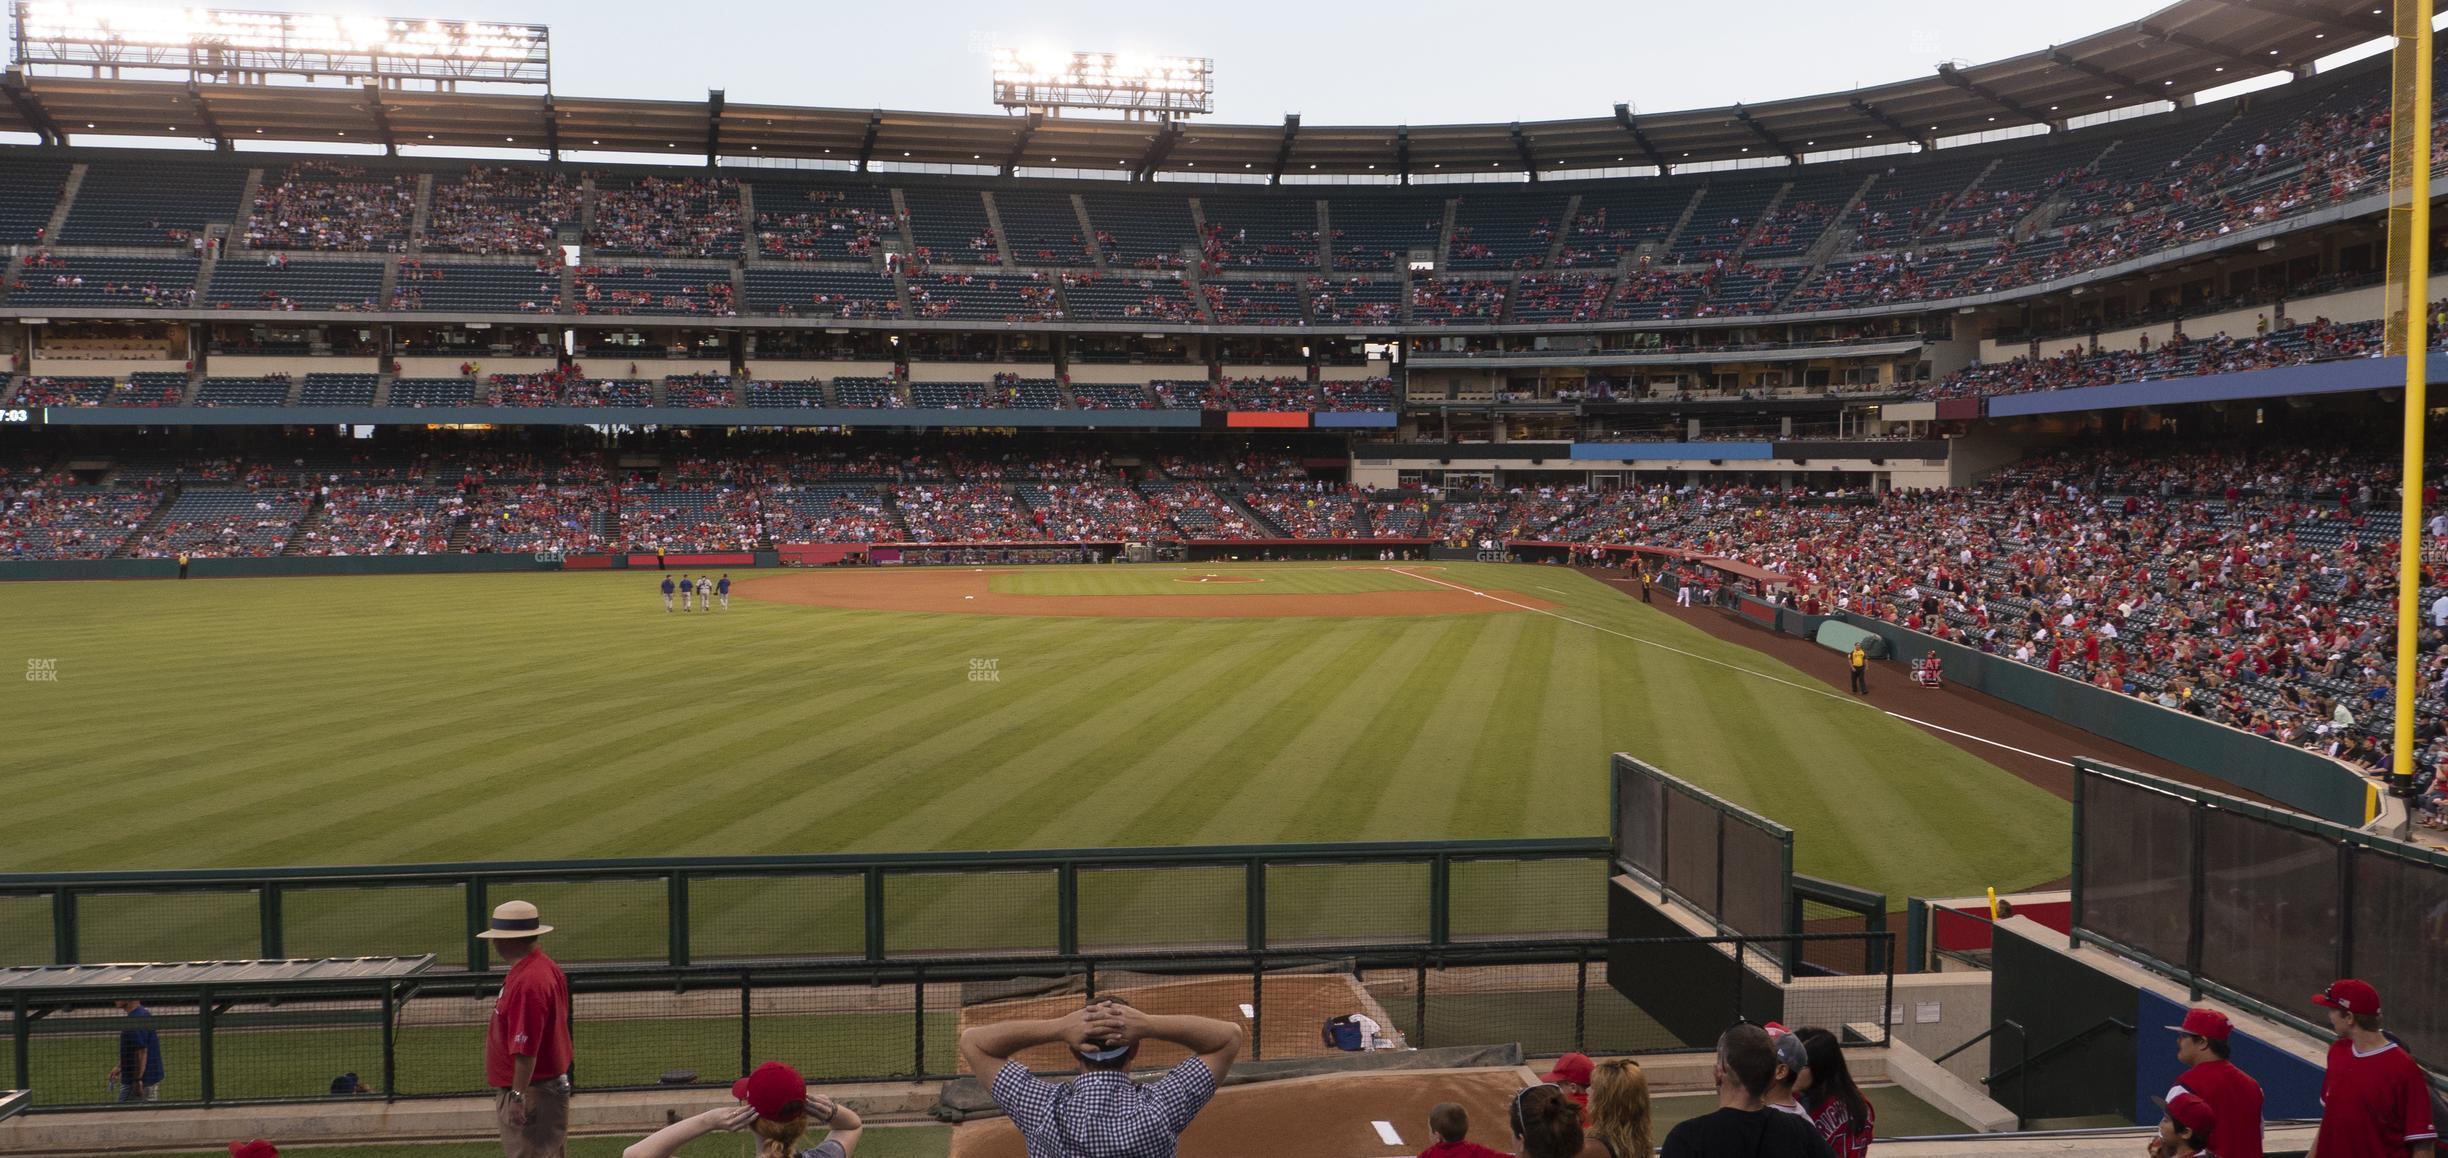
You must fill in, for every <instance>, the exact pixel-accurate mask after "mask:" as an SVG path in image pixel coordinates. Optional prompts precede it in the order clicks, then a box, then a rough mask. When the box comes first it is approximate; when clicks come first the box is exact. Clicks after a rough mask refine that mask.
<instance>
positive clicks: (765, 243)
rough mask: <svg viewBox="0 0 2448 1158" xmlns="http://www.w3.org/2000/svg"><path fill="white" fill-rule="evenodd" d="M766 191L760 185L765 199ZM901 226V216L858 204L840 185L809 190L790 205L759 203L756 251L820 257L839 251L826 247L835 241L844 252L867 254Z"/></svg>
mask: <svg viewBox="0 0 2448 1158" xmlns="http://www.w3.org/2000/svg"><path fill="white" fill-rule="evenodd" d="M766 194H767V191H766V190H764V189H763V188H759V190H758V197H759V200H760V201H762V200H763V198H764V197H765V196H766ZM902 226H903V220H902V217H901V215H899V214H896V213H893V212H890V211H886V210H882V209H878V208H876V207H873V206H870V205H865V204H858V203H853V202H852V201H851V200H850V197H849V194H847V193H845V192H843V191H841V190H839V189H808V190H804V191H801V192H800V193H799V197H798V199H797V201H796V202H795V203H793V204H790V205H789V207H788V208H784V207H783V206H781V205H774V206H766V205H762V204H760V205H759V207H758V209H757V215H756V229H757V251H758V252H760V253H762V254H765V255H766V256H769V257H780V258H786V259H788V260H791V261H821V260H824V259H826V258H832V257H835V256H837V255H835V254H833V253H829V252H827V251H826V250H825V249H824V248H823V246H824V245H831V246H833V247H836V248H838V249H840V251H841V256H847V257H850V258H854V259H862V258H866V257H868V256H870V255H872V254H874V253H875V251H876V249H877V247H878V246H880V245H881V244H882V243H883V242H884V240H885V239H886V238H887V237H891V236H895V235H898V234H899V233H900V232H901V229H902Z"/></svg>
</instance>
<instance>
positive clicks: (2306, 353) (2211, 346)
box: [1926, 318, 2381, 398]
mask: <svg viewBox="0 0 2448 1158" xmlns="http://www.w3.org/2000/svg"><path fill="white" fill-rule="evenodd" d="M2280 323H2281V326H2282V327H2283V328H2280V329H2275V330H2267V331H2266V332H2264V333H2260V334H2257V335H2255V336H2253V337H2250V338H2233V337H2229V336H2228V335H2227V334H2225V333H2223V332H2222V333H2218V334H2213V335H2211V336H2210V337H2207V338H2187V337H2186V336H2184V334H2183V333H2182V332H2181V331H2173V330H2172V331H2171V332H2170V333H2169V334H2168V336H2167V337H2166V338H2164V339H2162V340H2160V341H2159V342H2157V343H2155V344H2154V343H2152V342H2151V341H2150V339H2149V335H2144V337H2143V340H2142V342H2140V343H2138V344H2137V348H2136V349H2133V350H2090V349H2086V348H2082V347H2077V348H2074V349H2071V350H2068V351H2066V352H2065V353H2063V354H2059V355H2057V356H2055V357H2048V358H2016V359H2014V360H2012V361H2009V362H1993V363H1974V364H1973V365H1970V366H1967V367H1965V368H1963V369H1961V370H1958V371H1956V372H1955V373H1953V374H1949V375H1947V377H1946V378H1945V379H1944V380H1942V381H1940V382H1938V383H1936V384H1934V385H1932V386H1931V387H1929V388H1928V389H1927V391H1926V394H1927V395H1928V396H1930V397H1936V398H1964V397H1976V396H1983V395H1991V394H2022V393H2027V392H2030V391H2035V390H2066V389H2071V388H2073V387H2077V386H2105V385H2109V384H2111V383H2118V382H2144V381H2149V380H2152V379H2156V378H2181V377H2187V376H2191V375H2195V374H2226V373H2232V372H2236V371H2241V370H2263V369H2268V368H2270V367H2274V366H2291V365H2298V364H2301V363H2305V362H2326V361H2331V360H2335V359H2339V358H2368V357H2374V356H2377V355H2378V354H2379V352H2380V349H2381V341H2380V339H2381V334H2380V323H2378V322H2343V323H2341V322H2332V321H2330V320H2329V319H2327V318H2314V319H2313V320H2312V321H2310V322H2307V323H2304V324H2303V325H2300V326H2297V325H2287V324H2285V319H2280Z"/></svg>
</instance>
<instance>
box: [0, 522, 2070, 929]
mask: <svg viewBox="0 0 2448 1158" xmlns="http://www.w3.org/2000/svg"><path fill="white" fill-rule="evenodd" d="M1348 566H1350V565H1348V564H1347V565H1309V566H1299V565H1248V566H1219V565H1200V566H1198V567H1197V568H1196V569H1195V572H1193V573H1200V574H1203V573H1207V572H1215V573H1219V574H1222V573H1236V574H1244V573H1245V574H1251V575H1255V576H1258V577H1262V578H1264V579H1265V580H1266V582H1264V583H1258V584H1214V585H1205V586H1206V588H1207V590H1210V591H1223V592H1227V593H1232V594H1259V593H1266V592H1270V591H1294V590H1301V591H1331V590H1378V589H1391V588H1395V587H1398V586H1400V585H1403V584H1417V583H1418V582H1419V581H1417V580H1413V579H1406V578H1403V577H1400V576H1395V575H1392V574H1390V573H1388V572H1383V571H1372V570H1347V569H1342V568H1344V567H1348ZM1179 574H1181V573H1179V572H1158V571H1153V570H1150V571H1133V570H1129V569H1126V568H1117V567H1104V568H1064V569H1045V570H1032V571H1025V572H1018V573H1007V574H1000V575H997V576H995V578H994V580H993V582H994V583H996V584H997V585H998V586H999V587H1002V588H1004V589H1011V590H1026V591H1029V592H1031V593H1045V594H1096V593H1100V592H1112V591H1125V592H1131V593H1146V592H1148V591H1150V590H1155V591H1161V592H1163V593H1184V592H1192V593H1195V592H1197V591H1198V590H1199V589H1200V588H1201V586H1202V585H1199V584H1185V583H1175V582H1173V581H1172V580H1173V579H1174V578H1176V577H1178V575H1179ZM1437 574H1438V576H1439V577H1440V578H1444V579H1447V580H1449V581H1453V582H1458V583H1464V584H1467V585H1470V586H1472V587H1474V588H1478V589H1483V590H1490V591H1511V592H1520V593H1523V594H1527V595H1531V596H1534V597H1536V598H1538V599H1541V600H1545V601H1547V602H1550V603H1554V604H1557V605H1559V606H1560V607H1561V608H1562V609H1563V614H1565V615H1569V616H1571V617H1573V618H1575V619H1579V620H1583V621H1585V622H1587V623H1590V624H1595V625H1599V626H1602V627H1606V628H1609V629H1612V630H1615V631H1619V632H1622V633H1625V634H1627V635H1631V636H1635V637H1638V638H1640V639H1645V640H1654V641H1659V642H1662V643H1664V644H1668V645H1671V646H1672V647H1674V648H1677V649H1681V650H1683V651H1687V652H1690V653H1693V655H1692V656H1686V655H1681V654H1677V653H1676V652H1673V651H1668V650H1664V649H1662V648H1658V647H1651V646H1645V645H1643V644H1640V643H1635V642H1631V641H1628V640H1626V639H1622V638H1618V637H1616V636H1613V635H1609V634H1605V633H1602V632H1600V631H1596V630H1592V629H1590V628H1588V627H1584V626H1580V625H1577V624H1574V623H1569V622H1564V621H1561V620H1559V619H1556V618H1551V617H1548V616H1543V615H1533V614H1527V613H1518V614H1514V613H1508V614H1496V615H1456V616H1434V617H1421V618H1338V619H1317V618H1300V619H1170V620H1151V619H1076V618H1010V617H990V616H965V615H930V614H915V613H891V612H861V611H842V610H832V609H825V608H815V607H803V606H788V605H780V604H772V603H763V602H758V601H755V600H751V599H734V600H733V603H732V607H731V609H730V610H729V611H728V612H726V613H720V614H714V615H687V616H683V615H676V614H666V613H665V612H664V611H663V609H662V604H661V599H660V596H659V595H658V594H657V593H656V592H655V590H654V588H655V585H656V583H657V581H658V580H659V578H660V577H659V576H657V575H653V574H647V573H638V572H625V573H624V572H612V573H597V574H503V575H450V576H401V577H366V578H333V579H320V578H318V579H249V580H223V581H190V582H186V583H177V582H121V583H43V584H21V585H12V586H11V587H10V588H9V594H10V596H11V604H12V606H11V628H10V631H9V633H8V634H9V642H10V643H11V644H12V645H13V647H14V650H15V651H16V652H17V653H18V654H19V656H20V657H21V658H25V659H54V660H56V661H57V671H58V673H59V674H58V679H57V682H54V683H35V682H11V683H10V684H8V685H7V689H8V690H7V691H6V692H5V693H0V715H4V716H5V717H6V718H7V719H9V720H11V721H14V722H16V726H14V727H12V728H11V729H10V733H11V734H10V737H9V741H8V747H9V757H8V759H7V760H5V761H0V799H5V800H6V801H7V802H8V803H7V821H6V829H5V831H6V835H7V839H6V840H5V841H0V869H6V870H17V871H23V870H42V869H87V868H184V867H198V866H248V865H288V864H347V863H378V862H379V863H400V862H428V861H458V860H482V859H498V858H526V857H534V858H549V857H580V856H587V857H594V856H649V855H679V854H727V853H790V852H828V851H842V850H912V849H985V848H1065V847H1077V846H1094V845H1173V844H1193V843H1239V842H1249V843H1265V842H1277V841H1322V840H1385V839H1422V838H1462V837H1515V836H1566V835H1595V834H1598V833H1601V832H1603V831H1604V828H1605V818H1604V813H1605V803H1606V772H1605V758H1606V755H1607V753H1609V752H1612V751H1616V750H1625V751H1630V752H1633V753H1636V754H1638V755H1640V756H1642V757H1644V758H1646V759H1648V760H1650V761H1652V762H1654V763H1656V764H1657V765H1658V766H1660V767H1662V768H1665V769H1666V770H1668V771H1670V772H1673V773H1675V774H1678V775H1681V776H1684V777H1686V778H1689V779H1691V780H1693V781H1696V782H1698V783H1700V784H1702V785H1704V786H1707V787H1709V788H1711V789H1713V790H1715V791H1717V792H1719V793H1722V794H1724V795H1725V796H1727V797H1729V798H1731V799H1733V800H1735V801H1737V802H1740V803H1742V804H1745V805H1748V806H1750V807H1753V808H1756V809H1758V810H1760V811H1762V812H1764V813H1766V814H1767V815H1769V816H1772V817H1775V818H1778V819H1780V820H1782V821H1784V822H1786V823H1788V824H1790V825H1792V826H1793V827H1794V828H1795V829H1796V830H1798V832H1799V838H1798V843H1799V867H1800V868H1801V869H1802V870H1803V871H1805V872H1810V873H1815V874H1819V875H1822V876H1827V877H1832V878H1835V879H1838V880H1844V881H1849V882H1853V883H1856V884H1860V885H1864V886H1867V887H1870V888H1875V889H1880V890H1883V891H1885V892H1887V893H1888V894H1889V895H1890V896H1891V897H1894V898H1897V899H1899V900H1900V899H1901V898H1902V897H1904V896H1906V895H1908V894H1916V893H1917V894H1922V895H1956V894H1962V893H1965V892H1971V891H1977V890H1978V889H1979V888H1981V887H1983V886H1987V885H1997V886H1999V887H2000V888H2016V887H2022V886H2028V885H2031V884H2035V883H2038V882H2041V881H2045V880H2049V879H2052V878H2054V877H2057V876H2059V875H2062V874H2063V872H2064V871H2065V850H2066V848H2067V834H2066V828H2067V823H2068V809H2067V807H2066V805H2065V804H2064V803H2062V802H2060V801H2058V800H2056V799H2054V798H2052V797H2050V796H2048V795H2047V794H2045V793H2043V792H2041V791H2039V790H2038V789H2035V788H2032V787H2030V786H2029V785H2027V784H2025V783H2023V782H2022V781H2020V780H2018V779H2016V778H2014V777H2013V776H2010V775H2008V774H2006V773H2004V772H2003V771H2001V770H1999V769H1997V768H1995V767H1993V766H1991V765H1989V764H1987V763H1986V762H1984V761H1981V760H1979V759H1977V758H1974V757H1972V756H1969V755H1967V754H1965V753H1964V752H1963V751H1961V750H1959V749H1957V748H1954V747H1952V746H1950V745H1948V744H1945V743H1942V742H1940V741H1938V740H1937V739H1935V738H1933V737H1931V736H1929V735H1927V734H1925V733H1923V732H1921V731H1919V730H1917V729H1915V728H1912V727H1910V726H1908V725H1905V724H1902V723H1898V722H1896V721H1894V720H1891V719H1888V718H1886V717H1885V716H1883V715H1881V714H1879V713H1876V712H1872V711H1867V710H1863V709H1861V708H1859V707H1857V706H1852V705H1850V704H1849V703H1847V702H1846V701H1844V700H1842V699H1841V698H1830V697H1827V696H1822V695H1819V694H1815V693H1814V692H1811V691H1807V690H1803V689H1800V688H1795V687H1789V686H1785V685H1782V684H1779V683H1775V682H1771V681H1770V680H1767V679H1761V678H1756V677H1755V676H1754V675H1751V674H1747V673H1753V672H1758V673H1767V674H1771V675H1774V676H1777V677H1779V678H1783V679H1793V680H1800V681H1801V682H1805V683H1808V684H1810V685H1812V686H1813V687H1817V686H1819V683H1818V681H1817V680H1816V679H1812V678H1808V677H1804V676H1802V675H1801V674H1800V673H1796V672H1794V671H1793V670H1791V669H1789V668H1786V667H1785V666H1784V665H1782V664H1779V663H1776V662H1774V661H1772V660H1769V659H1767V658H1765V657H1762V656H1760V655H1758V654H1756V653H1753V652H1750V651H1748V650H1746V649H1743V648H1741V647H1738V646H1735V645H1732V644H1728V643H1723V642H1719V641H1716V640H1714V639H1711V638H1709V637H1708V636H1706V635H1705V634H1703V633H1701V632H1699V631H1697V630H1695V629H1692V628H1689V627H1685V626H1683V625H1681V624H1679V623H1676V622H1674V621H1673V620H1671V619H1669V618H1667V617H1666V616H1664V615H1662V614H1660V613H1658V612H1656V611H1654V610H1651V609H1649V608H1645V607H1643V606H1641V605H1640V604H1638V603H1637V602H1635V601H1632V600H1629V599H1626V598H1624V597H1623V596H1621V595H1620V594H1618V593H1616V592H1614V591H1611V590H1609V589H1607V588H1605V587H1604V586H1602V585H1600V584H1598V583H1596V582H1594V581H1592V580H1589V579H1586V578H1584V577H1581V576H1579V575H1577V574H1574V573H1572V572H1569V571H1566V570H1563V569H1561V568H1544V567H1529V566H1520V567H1507V566H1493V565H1479V564H1456V565H1452V566H1451V567H1450V568H1449V569H1448V570H1446V571H1443V572H1438V573H1437ZM1015 585H1016V586H1015ZM1693 656H1696V657H1699V658H1693ZM973 660H993V661H995V662H994V666H995V668H996V670H997V672H998V675H999V679H998V680H997V681H995V682H977V681H973V680H972V679H971V678H970V675H971V671H972V669H973V663H972V661H973ZM1711 661H1713V662H1711ZM1827 662H1828V663H1829V664H1831V665H1833V664H1836V663H1837V662H1839V660H1838V659H1837V657H1835V656H1833V655H1832V654H1831V655H1830V656H1829V657H1828V661H1827ZM807 887H810V888H813V887H814V886H807ZM909 887H912V888H918V887H920V886H918V885H911V886H909ZM1013 887H1014V888H1018V889H1022V890H1023V891H1024V892H1025V890H1026V889H1028V888H1034V887H1036V886H1034V885H1031V884H1028V883H1027V882H1018V883H1015V884H1014V886H1013ZM1322 891H1323V892H1326V893H1331V892H1332V891H1333V889H1332V888H1325V887H1322ZM1014 896H1015V897H1017V898H1018V899H1019V901H1027V900H1028V897H1027V896H1023V895H1021V894H1017V893H1016V894H1014ZM538 899H539V900H546V899H547V898H538ZM749 902H750V898H746V897H743V898H742V899H741V909H742V912H744V913H753V912H754V911H755V908H756V906H754V905H753V904H750V903H749ZM234 903H236V904H237V905H238V906H239V907H240V908H241V909H243V907H244V905H245V904H246V903H247V902H246V901H245V899H244V898H234ZM295 903H296V902H294V901H293V902H292V904H295ZM638 903H639V904H641V905H646V904H649V903H650V898H644V897H641V898H640V899H639V902H638ZM810 903H812V904H815V905H817V906H818V909H817V910H816V911H827V910H823V909H822V906H824V905H829V904H833V903H835V902H834V901H833V900H832V899H829V898H827V897H823V896H815V897H813V898H812V900H811V902H810ZM1015 903H1017V902H1015ZM335 908H337V909H339V910H341V911H342V912H343V913H345V911H347V910H348V908H349V906H348V905H346V904H345V903H340V902H335ZM412 908H413V906H412ZM25 916H26V917H27V918H31V917H32V915H31V914H26V915H25ZM86 916H87V918H88V919H93V920H97V921H98V922H100V923H99V924H97V925H96V928H104V927H107V925H108V923H109V922H108V915H107V914H103V915H101V916H98V917H97V916H96V914H94V913H92V912H88V913H87V914H86ZM804 916H805V914H804V913H795V914H794V918H793V920H794V923H796V924H797V925H799V926H801V927H800V928H799V929H797V930H796V931H795V932H794V933H793V934H792V935H793V936H794V937H797V938H800V939H802V940H808V941H819V940H823V939H825V938H828V937H836V935H837V934H839V935H854V932H852V933H848V934H845V931H844V930H841V929H839V928H831V927H818V928H808V927H806V926H808V925H810V924H813V923H812V922H808V921H805V920H804V919H803V918H804ZM7 919H8V918H7V917H6V916H5V915H0V922H5V921H6V920H7ZM192 919H193V920H196V921H199V922H206V921H209V922H228V923H230V924H231V925H232V927H233V928H235V929H237V930H239V933H238V934H237V935H238V936H239V937H240V939H241V940H243V938H244V936H245V932H244V931H245V930H247V929H249V928H251V925H250V924H249V921H250V920H251V918H250V917H249V916H248V915H247V914H246V913H244V912H242V911H237V910H233V911H231V912H229V913H219V912H217V911H215V910H214V909H213V908H212V906H211V905H210V904H198V905H196V906H194V907H193V909H192ZM737 919H738V920H739V921H740V922H742V923H745V924H753V923H756V918H754V917H753V916H742V917H739V918H737ZM1488 919H1489V920H1491V921H1500V920H1502V919H1504V918H1502V917H1501V916H1494V915H1492V916H1490V917H1489V918H1488ZM432 920H433V921H435V922H437V923H438V925H439V927H441V928H443V929H446V930H447V929H449V928H453V927H455V926H454V925H453V924H452V922H454V921H455V920H456V914H455V913H451V912H448V911H438V912H436V913H434V914H433V915H432ZM767 923H770V922H767ZM408 924H409V925H411V926H413V925H414V922H408ZM963 933H964V930H963V929H962V928H961V927H960V926H959V925H958V924H957V923H953V924H949V925H947V926H946V927H945V928H943V929H942V930H940V931H939V932H938V933H936V934H935V935H936V936H939V937H941V938H945V939H948V940H950V939H957V938H959V937H960V936H962V935H963ZM420 935H421V934H420ZM622 935H623V936H627V935H629V934H627V933H624V934H622ZM639 935H642V936H646V937H652V936H653V935H654V933H653V932H651V931H648V932H644V933H642V934H639ZM130 936H136V934H134V933H131V934H130ZM401 936H402V935H401V934H400V933H399V930H398V929H397V928H394V927H393V925H392V923H391V922H389V921H386V922H384V923H383V924H382V925H381V926H380V927H369V928H366V929H363V930H362V931H360V932H359V933H356V934H352V935H351V937H349V938H346V939H349V940H352V941H353V942H355V943H360V944H376V945H379V944H381V943H383V942H385V941H386V940H398V939H400V937H401ZM408 939H409V940H412V941H413V940H415V939H416V937H409V938H408ZM344 950H345V946H342V945H338V944H334V945H330V946H321V945H318V946H315V947H314V948H313V951H344ZM293 951H302V950H298V949H295V948H293ZM366 951H381V950H380V949H374V950H366Z"/></svg>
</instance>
